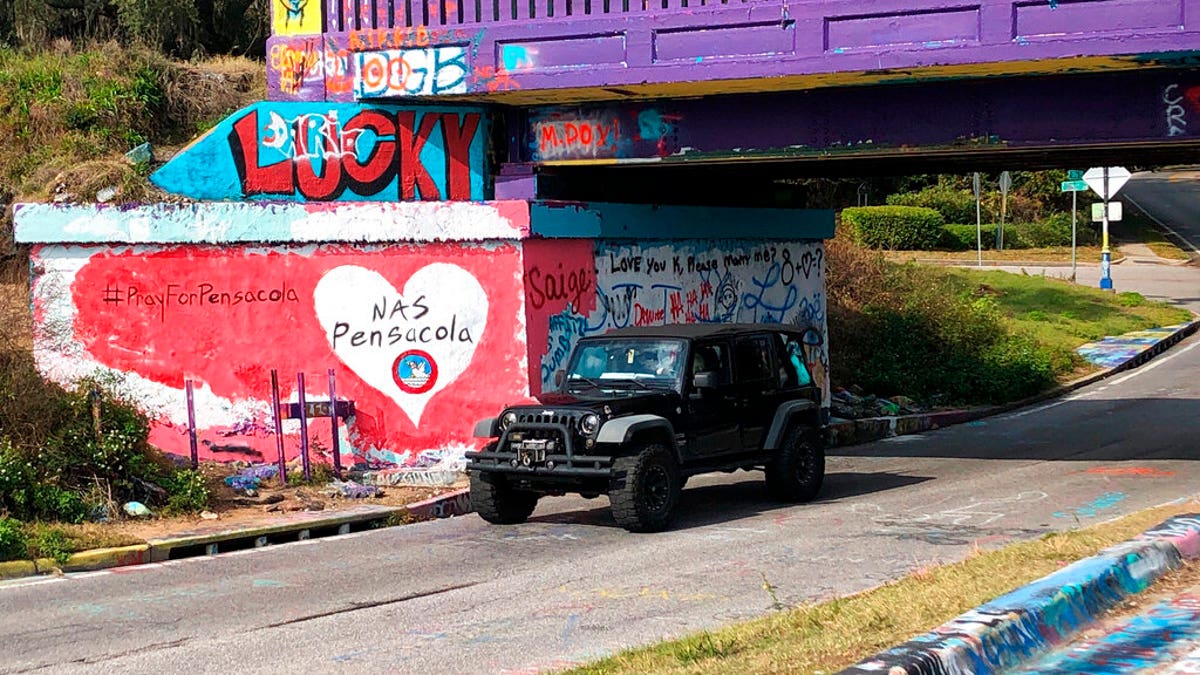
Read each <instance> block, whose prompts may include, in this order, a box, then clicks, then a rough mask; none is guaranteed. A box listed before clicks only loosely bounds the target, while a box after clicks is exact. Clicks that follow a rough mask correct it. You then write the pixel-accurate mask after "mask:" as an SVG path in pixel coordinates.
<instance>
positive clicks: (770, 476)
mask: <svg viewBox="0 0 1200 675" xmlns="http://www.w3.org/2000/svg"><path fill="white" fill-rule="evenodd" d="M824 480H825V450H824V449H823V448H822V447H821V443H820V441H819V439H818V438H817V437H816V434H814V433H813V432H811V431H809V430H806V429H803V428H799V427H793V428H792V429H790V430H789V431H788V433H787V435H786V436H784V438H783V444H782V445H781V446H780V447H779V449H778V450H777V451H776V454H775V457H773V458H772V459H771V460H770V461H769V462H767V492H768V493H770V495H771V497H773V498H775V499H779V500H781V501H785V502H808V501H812V500H813V499H815V498H816V496H817V493H818V492H820V491H821V483H822V482H823V481H824Z"/></svg>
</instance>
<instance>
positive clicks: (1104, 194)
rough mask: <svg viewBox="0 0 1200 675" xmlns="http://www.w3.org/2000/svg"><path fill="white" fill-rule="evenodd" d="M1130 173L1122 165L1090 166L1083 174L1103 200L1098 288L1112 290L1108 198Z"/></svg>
mask: <svg viewBox="0 0 1200 675" xmlns="http://www.w3.org/2000/svg"><path fill="white" fill-rule="evenodd" d="M1130 175H1131V174H1130V173H1129V170H1128V169H1126V168H1125V167H1123V166H1104V167H1092V168H1091V169H1088V170H1087V173H1085V174H1083V180H1084V182H1085V183H1087V184H1088V187H1090V188H1092V191H1093V192H1095V193H1096V194H1098V195H1100V199H1102V200H1104V206H1103V208H1102V211H1103V218H1102V219H1101V221H1100V222H1101V223H1103V228H1104V229H1103V234H1102V238H1101V246H1102V248H1101V249H1100V288H1103V289H1105V290H1112V287H1113V283H1112V276H1111V274H1110V269H1111V266H1112V255H1111V254H1110V252H1109V249H1108V200H1109V199H1110V198H1111V197H1112V196H1113V195H1115V194H1117V192H1119V191H1120V189H1121V188H1122V187H1124V186H1125V183H1126V182H1127V181H1128V180H1129V177H1130Z"/></svg>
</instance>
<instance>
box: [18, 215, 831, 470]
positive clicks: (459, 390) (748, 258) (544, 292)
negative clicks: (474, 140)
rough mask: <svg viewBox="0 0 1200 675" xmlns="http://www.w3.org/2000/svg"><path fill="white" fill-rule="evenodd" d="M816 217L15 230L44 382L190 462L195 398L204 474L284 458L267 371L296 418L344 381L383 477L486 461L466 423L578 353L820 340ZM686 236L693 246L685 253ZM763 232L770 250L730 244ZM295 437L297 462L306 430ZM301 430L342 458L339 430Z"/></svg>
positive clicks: (109, 224) (245, 219)
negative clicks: (219, 463) (332, 383)
mask: <svg viewBox="0 0 1200 675" xmlns="http://www.w3.org/2000/svg"><path fill="white" fill-rule="evenodd" d="M655 213H658V216H657V217H654V214H655ZM700 214H707V215H708V216H709V220H708V221H706V220H705V219H704V218H703V217H700ZM806 215H807V217H808V220H812V221H814V222H815V221H818V220H819V221H822V222H824V221H825V220H828V221H830V222H831V221H832V214H825V213H824V212H821V213H820V214H818V215H819V216H820V217H817V216H814V215H813V214H806V213H805V212H786V211H773V210H758V211H757V212H756V211H751V210H741V211H739V210H720V209H701V210H694V211H693V210H686V209H684V210H680V209H675V210H672V209H670V208H664V209H660V210H657V211H656V210H654V209H652V208H651V207H630V208H621V209H617V208H588V207H582V206H580V205H572V206H571V207H570V208H550V209H546V208H542V207H541V206H540V205H537V204H534V205H531V204H529V203H526V202H486V203H422V202H415V203H392V204H378V203H367V204H332V203H327V204H313V203H306V204H299V203H290V204H286V203H285V204H252V203H245V202H206V203H195V204H187V205H161V204H160V205H147V206H141V207H133V208H125V207H109V206H103V205H83V206H65V205H45V204H39V205H21V206H19V207H18V209H17V211H16V224H17V238H18V240H19V241H22V242H26V243H33V244H34V248H33V252H32V265H33V312H34V320H35V335H34V351H35V356H36V358H37V362H38V366H39V368H40V369H41V370H42V371H43V373H44V374H45V375H46V376H47V377H49V378H50V379H53V380H55V381H57V382H60V383H63V384H64V385H68V386H70V385H73V384H75V383H77V382H78V381H79V380H81V379H83V378H88V377H94V378H99V379H101V380H103V381H105V382H107V383H109V384H110V385H111V386H115V387H116V388H117V389H118V390H119V391H121V392H123V393H124V394H125V395H126V396H128V397H129V398H130V399H131V400H133V401H135V402H136V403H137V404H138V405H139V406H140V407H141V408H142V409H143V410H145V411H146V412H147V413H148V414H150V415H151V416H152V418H153V421H154V423H153V428H152V432H151V439H150V440H151V442H152V443H153V444H155V445H156V446H158V447H160V448H163V449H164V450H166V451H168V452H171V453H175V454H180V455H186V454H187V453H188V436H187V423H188V418H187V408H186V396H185V391H184V383H185V381H186V380H192V381H193V383H194V386H195V387H196V392H195V401H196V418H197V426H198V428H199V430H200V438H201V446H200V453H201V456H202V457H203V458H210V459H218V460H234V459H241V460H251V461H260V460H262V459H270V458H273V457H274V453H275V436H274V433H273V416H272V412H271V407H270V371H271V370H272V369H275V370H277V371H278V373H279V377H280V385H281V395H282V398H283V400H284V401H296V400H298V385H297V381H296V374H297V373H300V372H303V373H304V374H305V376H306V379H307V383H306V386H305V395H306V398H307V399H308V400H310V401H313V400H327V399H328V379H327V372H328V371H329V370H331V369H332V370H333V371H334V374H335V376H336V381H337V391H338V395H339V397H341V398H346V399H351V400H353V401H354V402H355V407H356V410H357V415H356V417H355V418H354V419H353V420H352V421H351V422H350V423H349V424H348V425H344V426H343V428H342V438H341V445H342V448H343V449H344V451H345V452H346V453H348V454H350V455H352V457H350V458H348V459H347V460H346V462H347V463H348V464H350V463H354V462H367V463H376V464H384V465H386V464H406V463H412V462H415V461H416V460H417V459H418V457H419V456H421V455H422V454H424V455H425V457H429V456H430V455H431V454H432V455H435V456H442V457H444V456H448V455H449V456H459V455H461V453H462V452H463V451H464V450H465V449H467V448H469V447H474V446H475V445H476V443H477V441H476V440H475V439H474V438H472V437H471V433H472V431H473V423H474V421H475V420H476V419H478V418H482V417H486V416H489V415H494V414H495V413H496V411H497V410H499V409H500V408H501V407H503V406H504V405H506V404H510V403H514V402H518V401H523V400H527V399H528V397H529V394H530V392H531V391H532V392H535V393H536V392H538V391H540V390H542V389H543V387H544V386H545V385H546V384H547V383H548V382H550V381H552V380H551V378H552V377H553V373H554V371H555V370H556V369H557V367H559V366H560V365H561V363H562V360H563V359H564V358H565V356H566V353H567V352H568V351H569V349H570V347H571V346H572V345H573V344H574V341H575V340H576V339H578V337H580V336H582V335H586V334H595V333H600V332H604V331H607V330H609V329H611V328H619V327H623V326H629V325H647V324H661V323H678V322H697V321H719V322H730V321H748V322H754V321H758V322H785V323H793V324H797V325H801V326H806V327H812V328H815V329H816V331H815V333H816V334H817V335H820V336H823V335H824V334H825V302H824V295H823V291H824V286H823V284H824V260H823V248H822V245H821V243H820V241H819V239H817V238H816V237H820V236H828V234H830V233H831V232H830V227H828V226H819V227H818V226H816V225H814V224H812V223H810V224H809V225H808V226H804V223H805V221H806V217H805V216H806ZM826 215H827V216H828V218H826V217H825V216H826ZM685 219H686V220H689V221H691V227H690V230H691V231H692V232H693V233H694V234H693V235H692V236H683V235H681V234H680V230H679V228H680V227H681V225H680V224H681V223H682V222H683V221H684V220H685ZM751 223H757V224H758V230H757V234H758V235H759V237H761V238H756V239H746V238H740V239H731V238H730V237H729V235H730V234H731V233H734V232H738V233H741V234H742V235H743V236H745V235H748V234H750V233H751V232H754V231H755V228H754V227H753V226H751V225H750V224H751ZM609 231H620V232H622V233H624V236H622V237H621V238H611V237H609V236H606V235H605V233H606V232H609ZM785 231H789V232H793V233H800V232H807V233H808V236H811V237H814V238H813V239H806V240H796V239H794V238H793V239H790V240H789V239H780V238H779V235H780V234H782V233H784V232H785ZM550 233H554V234H553V236H551V235H550ZM651 233H657V234H656V237H655V238H646V237H647V236H648V235H649V234H651ZM673 233H674V234H673ZM695 233H704V235H703V236H700V235H699V234H695ZM722 233H723V234H724V235H725V236H717V235H720V234H722ZM664 237H666V238H664ZM264 242H265V243H264ZM827 353H828V352H827V350H826V347H825V345H824V343H823V341H822V342H820V343H819V344H813V345H811V346H810V348H809V353H808V355H807V356H808V358H809V361H810V364H811V366H812V369H813V370H814V373H815V375H816V376H817V378H819V379H820V380H822V381H823V380H824V373H825V372H826V371H827V369H826V364H827V363H828V356H827ZM284 432H285V434H286V436H287V437H286V439H285V440H286V443H285V446H286V448H287V452H288V453H289V454H290V455H293V454H295V453H296V452H297V451H298V448H299V438H298V434H299V422H296V421H287V422H285V428H284ZM309 433H310V437H312V438H314V439H315V440H316V442H317V443H319V444H320V445H321V446H322V447H324V448H329V447H330V446H331V439H330V436H329V434H330V431H329V424H328V422H327V420H325V419H321V420H317V421H315V422H313V423H311V424H310V427H309Z"/></svg>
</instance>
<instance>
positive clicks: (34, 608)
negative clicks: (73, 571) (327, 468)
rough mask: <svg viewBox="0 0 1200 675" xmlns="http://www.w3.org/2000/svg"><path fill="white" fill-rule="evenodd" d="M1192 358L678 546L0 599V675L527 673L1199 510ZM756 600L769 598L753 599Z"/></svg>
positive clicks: (531, 553) (1199, 373) (190, 566)
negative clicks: (1163, 506) (936, 567)
mask: <svg viewBox="0 0 1200 675" xmlns="http://www.w3.org/2000/svg"><path fill="white" fill-rule="evenodd" d="M1198 347H1200V338H1192V339H1190V340H1188V341H1185V342H1184V343H1182V344H1181V345H1179V346H1178V347H1176V348H1175V349H1173V350H1172V351H1171V352H1168V353H1167V354H1166V355H1164V356H1163V357H1160V358H1159V359H1157V360H1155V361H1153V362H1151V363H1150V364H1148V365H1147V366H1143V367H1142V368H1139V369H1137V370H1135V371H1132V372H1131V373H1130V374H1127V375H1122V376H1119V377H1117V378H1113V379H1111V380H1109V381H1106V382H1103V383H1100V384H1098V385H1096V386H1093V387H1091V388H1089V389H1086V390H1080V391H1079V392H1077V393H1076V394H1075V395H1073V396H1071V397H1069V398H1067V399H1062V400H1059V401H1055V402H1052V403H1048V404H1043V405H1042V406H1040V407H1037V408H1034V409H1031V410H1025V411H1021V412H1018V413H1014V414H1010V415H1008V416H1005V417H999V418H994V419H990V420H987V421H981V422H977V423H973V424H968V425H963V426H958V427H952V428H949V429H944V430H941V431H937V432H932V433H928V434H924V435H919V436H905V437H900V438H897V439H893V440H892V441H889V442H881V443H875V444H870V445H864V446H859V447H857V448H853V449H849V450H850V451H848V452H847V451H842V454H839V455H837V456H833V457H831V458H830V461H829V477H828V482H827V484H826V489H825V491H824V492H823V495H822V497H821V499H820V500H819V501H818V502H816V503H813V504H809V505H802V506H779V505H776V504H773V503H771V502H769V501H767V500H766V499H765V498H764V496H763V489H762V485H761V482H760V480H759V479H758V476H757V475H755V474H746V473H737V474H732V475H718V476H711V477H701V478H698V479H695V480H694V481H693V482H692V483H690V484H689V487H688V489H687V490H686V491H685V493H684V498H683V505H682V508H683V517H682V519H681V522H680V523H679V526H678V528H677V529H675V530H674V531H671V532H667V533H663V534H654V535H632V534H628V533H626V532H625V531H624V530H621V529H620V528H618V527H616V525H615V524H614V523H613V521H612V517H611V515H610V512H609V509H608V508H607V504H606V503H605V501H604V500H603V499H599V500H594V501H587V500H582V499H578V498H559V499H549V500H545V501H544V503H543V505H541V506H540V507H539V510H538V512H537V513H536V514H535V515H534V518H533V520H532V521H531V522H529V523H527V524H525V525H521V526H506V527H496V526H488V525H486V524H484V523H483V521H481V520H479V519H478V518H476V517H474V516H467V517H462V518H454V519H451V520H444V521H433V522H426V523H420V524H417V525H412V526H407V527H399V528H392V529H386V530H378V531H374V532H370V533H366V534H362V535H355V536H351V537H349V538H330V539H319V540H313V541H310V542H306V543H298V544H291V545H285V546H279V547H273V548H267V549H260V550H257V551H251V552H249V553H245V554H237V553H234V554H228V555H222V556H217V557H214V558H194V559H187V560H183V561H179V562H174V563H168V564H164V565H151V566H144V567H136V568H125V569H124V570H120V571H119V573H118V572H113V571H107V572H100V573H91V574H77V575H68V576H66V577H62V578H53V579H50V580H38V581H36V582H29V581H24V582H17V583H11V582H10V583H9V584H7V585H4V586H0V645H2V646H3V647H2V649H0V672H26V671H34V670H38V669H45V670H48V671H53V672H56V673H57V672H75V671H86V672H98V671H104V672H106V673H145V672H164V671H165V672H174V671H181V670H188V671H193V672H239V673H249V672H281V671H289V670H291V671H295V670H300V671H305V672H310V671H324V670H329V669H333V668H338V669H345V670H351V671H356V672H357V671H379V670H385V671H395V672H471V673H478V672H499V671H504V670H518V669H541V668H549V667H554V666H557V665H564V664H566V663H567V662H576V661H582V660H586V659H590V658H592V657H594V656H598V655H601V654H606V653H610V652H612V651H614V650H618V649H620V648H622V647H626V646H630V645H636V644H643V643H646V642H650V641H654V640H656V639H658V638H661V637H667V636H675V635H681V634H684V633H687V632H690V631H694V630H697V629H701V628H707V627H713V626H717V625H721V624H725V623H728V622H731V621H736V620H739V619H745V618H750V617H754V616H760V615H763V614H766V613H769V612H770V611H772V606H773V604H774V602H775V601H776V598H777V599H778V601H779V602H781V603H783V604H787V605H793V604H796V603H800V602H805V601H811V600H817V599H821V598H828V597H832V596H836V595H844V594H847V593H853V592H855V591H859V590H863V589H866V588H869V587H872V586H875V585H878V584H880V583H882V582H885V581H887V580H890V579H895V578H897V577H900V576H902V575H905V574H907V573H909V572H912V571H914V570H916V569H918V568H921V567H925V566H927V565H930V564H934V563H938V562H946V561H952V560H957V559H960V558H962V557H964V556H965V555H966V554H967V553H968V552H969V551H970V549H971V548H972V547H973V546H974V545H976V544H979V545H982V546H998V545H1001V544H1003V543H1005V542H1008V541H1012V540H1014V539H1028V538H1032V537H1036V536H1038V535H1040V534H1042V533H1044V532H1047V531H1050V530H1061V529H1067V528H1071V527H1074V526H1077V525H1079V524H1087V523H1093V522H1098V521H1100V520H1104V519H1108V518H1112V517H1115V516H1119V515H1121V514H1125V513H1130V512H1132V511H1136V510H1138V509H1142V508H1146V507H1149V506H1153V505H1156V504H1160V503H1163V502H1166V501H1170V500H1173V499H1176V498H1179V497H1182V496H1185V495H1191V494H1193V493H1195V492H1197V485H1196V480H1195V476H1196V475H1197V470H1196V465H1197V460H1200V445H1198V444H1197V443H1196V442H1195V439H1196V438H1197V437H1198V436H1200V415H1197V414H1196V412H1197V410H1200V348H1198ZM764 580H766V581H767V582H768V583H769V584H771V585H772V586H773V587H774V588H775V594H776V597H774V598H773V597H772V596H771V594H769V593H768V592H767V591H766V590H764V588H763V585H764Z"/></svg>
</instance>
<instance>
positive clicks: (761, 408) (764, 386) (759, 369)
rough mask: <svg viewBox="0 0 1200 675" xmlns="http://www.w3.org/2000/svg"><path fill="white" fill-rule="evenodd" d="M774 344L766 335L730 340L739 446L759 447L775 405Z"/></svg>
mask: <svg viewBox="0 0 1200 675" xmlns="http://www.w3.org/2000/svg"><path fill="white" fill-rule="evenodd" d="M774 357H775V354H774V345H772V344H771V339H770V337H769V336H768V335H765V334H756V335H748V336H745V337H739V338H737V339H735V340H734V342H733V373H734V378H735V379H734V383H735V384H734V396H735V397H736V399H737V403H738V408H737V409H738V411H739V414H738V431H739V434H740V437H741V442H742V448H743V449H746V450H755V449H758V448H760V447H762V443H763V438H764V437H765V436H766V433H767V430H768V429H770V428H771V421H772V419H774V417H775V409H776V408H777V407H778V395H779V385H778V374H777V371H776V367H775V358H774Z"/></svg>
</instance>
